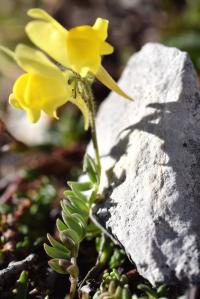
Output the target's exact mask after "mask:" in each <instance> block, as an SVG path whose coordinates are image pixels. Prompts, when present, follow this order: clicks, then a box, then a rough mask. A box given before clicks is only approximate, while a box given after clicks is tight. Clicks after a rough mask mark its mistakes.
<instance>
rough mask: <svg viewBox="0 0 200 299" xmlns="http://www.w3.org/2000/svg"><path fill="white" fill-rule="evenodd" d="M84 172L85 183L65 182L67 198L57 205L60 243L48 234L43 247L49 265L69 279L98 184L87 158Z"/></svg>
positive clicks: (73, 274) (74, 273)
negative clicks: (47, 242) (47, 256)
mask: <svg viewBox="0 0 200 299" xmlns="http://www.w3.org/2000/svg"><path fill="white" fill-rule="evenodd" d="M84 170H85V171H86V174H87V181H85V182H68V185H69V187H70V190H67V191H65V192H64V195H65V196H66V197H67V199H64V200H63V201H62V202H61V207H62V212H61V215H62V220H61V219H57V222H56V225H57V229H58V232H59V238H60V241H57V240H55V239H54V238H53V237H52V236H51V235H50V234H48V235H47V238H48V240H49V242H50V244H51V246H49V245H47V244H44V249H45V251H46V253H47V254H48V255H49V256H50V257H51V258H52V259H51V260H50V261H49V266H50V267H51V268H52V269H53V270H55V271H56V272H58V273H60V274H67V273H69V274H70V276H71V277H73V278H77V276H78V267H77V265H76V258H77V256H78V251H79V246H80V243H81V241H82V240H83V239H84V238H85V237H86V234H87V233H88V219H89V213H90V208H91V205H92V204H93V203H94V201H95V200H96V198H97V192H98V186H99V181H100V178H99V175H98V170H97V165H96V163H95V162H94V160H93V159H92V158H91V157H90V156H89V155H87V156H86V157H85V162H84Z"/></svg>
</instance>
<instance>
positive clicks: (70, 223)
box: [62, 211, 84, 241]
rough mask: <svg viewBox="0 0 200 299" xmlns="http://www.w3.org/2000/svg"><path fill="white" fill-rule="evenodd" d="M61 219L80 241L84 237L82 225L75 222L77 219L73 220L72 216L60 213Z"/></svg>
mask: <svg viewBox="0 0 200 299" xmlns="http://www.w3.org/2000/svg"><path fill="white" fill-rule="evenodd" d="M62 218H63V220H64V222H65V224H66V225H67V226H68V228H69V229H71V230H73V231H75V232H76V233H77V235H78V237H79V241H80V240H81V239H82V237H83V236H84V227H83V226H82V224H80V223H79V222H77V219H76V218H73V216H68V215H66V214H65V212H64V211H62Z"/></svg>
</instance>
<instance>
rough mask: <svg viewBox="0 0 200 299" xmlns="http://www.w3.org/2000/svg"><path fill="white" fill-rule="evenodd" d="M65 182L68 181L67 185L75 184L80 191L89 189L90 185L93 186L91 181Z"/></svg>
mask: <svg viewBox="0 0 200 299" xmlns="http://www.w3.org/2000/svg"><path fill="white" fill-rule="evenodd" d="M67 183H68V185H69V186H70V184H71V183H72V184H73V185H74V186H76V188H77V190H78V191H80V192H82V191H89V190H90V189H92V186H93V185H92V183H91V182H72V181H68V182H67Z"/></svg>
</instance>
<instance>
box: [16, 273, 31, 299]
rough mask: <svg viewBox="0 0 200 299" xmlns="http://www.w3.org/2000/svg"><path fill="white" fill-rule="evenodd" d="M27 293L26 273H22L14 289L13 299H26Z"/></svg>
mask: <svg viewBox="0 0 200 299" xmlns="http://www.w3.org/2000/svg"><path fill="white" fill-rule="evenodd" d="M27 293H28V272H26V271H22V273H21V274H20V276H19V278H18V280H17V282H16V289H15V296H14V297H13V299H27Z"/></svg>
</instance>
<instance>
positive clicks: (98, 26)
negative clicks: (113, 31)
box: [93, 18, 109, 41]
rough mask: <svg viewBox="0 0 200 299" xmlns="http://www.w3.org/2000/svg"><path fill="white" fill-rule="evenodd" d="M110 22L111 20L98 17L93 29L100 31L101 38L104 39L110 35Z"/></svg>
mask: <svg viewBox="0 0 200 299" xmlns="http://www.w3.org/2000/svg"><path fill="white" fill-rule="evenodd" d="M108 24H109V21H108V20H106V19H101V18H98V19H96V22H95V23H94V25H93V29H95V30H96V31H97V32H98V35H99V38H100V39H101V40H102V41H104V40H106V38H107V36H108Z"/></svg>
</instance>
